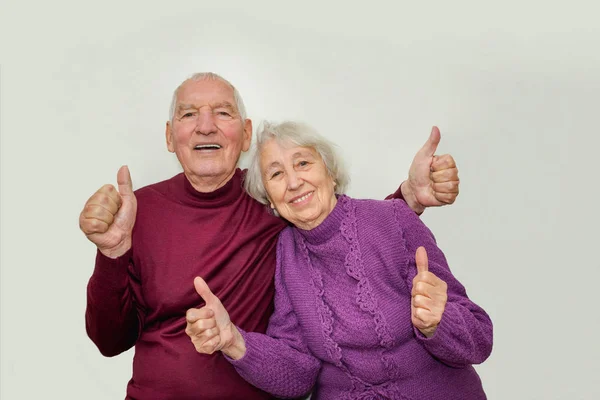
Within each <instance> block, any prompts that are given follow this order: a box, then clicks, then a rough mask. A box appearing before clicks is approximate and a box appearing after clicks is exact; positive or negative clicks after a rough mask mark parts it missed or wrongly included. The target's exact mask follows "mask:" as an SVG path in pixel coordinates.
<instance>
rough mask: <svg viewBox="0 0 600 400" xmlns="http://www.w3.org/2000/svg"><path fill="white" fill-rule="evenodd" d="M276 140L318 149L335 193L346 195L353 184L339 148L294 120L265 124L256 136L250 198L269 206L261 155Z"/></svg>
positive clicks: (250, 169)
mask: <svg viewBox="0 0 600 400" xmlns="http://www.w3.org/2000/svg"><path fill="white" fill-rule="evenodd" d="M271 139H275V140H276V141H277V143H279V144H280V145H283V146H289V145H290V144H294V145H296V146H301V147H309V148H312V149H314V150H315V151H316V152H317V153H318V154H319V156H320V157H321V159H322V160H323V163H324V164H325V167H326V168H327V171H328V172H329V175H330V176H331V177H332V178H333V181H334V182H335V183H336V185H335V189H334V190H335V193H336V194H343V193H344V192H345V191H346V188H347V187H348V184H349V183H350V175H349V174H348V171H347V170H346V168H345V167H344V164H343V160H342V159H341V157H339V155H338V151H337V146H336V145H335V144H333V143H332V142H330V141H329V140H327V139H325V138H324V137H323V136H321V135H320V134H319V133H318V132H317V131H316V130H315V129H314V128H312V127H311V126H309V125H307V124H304V123H301V122H294V121H286V122H282V123H280V124H274V123H270V122H268V121H264V122H263V123H262V124H261V127H259V129H258V132H257V133H256V144H255V148H254V150H253V151H252V155H251V158H250V165H249V166H248V172H247V173H246V179H245V180H244V186H245V188H246V191H247V192H248V194H249V195H250V196H252V197H253V198H255V199H256V200H258V201H259V202H260V203H263V204H269V203H270V201H269V197H268V195H267V190H266V189H265V185H264V183H263V179H262V173H261V170H260V155H261V151H262V149H263V147H264V145H265V143H266V142H267V141H269V140H271Z"/></svg>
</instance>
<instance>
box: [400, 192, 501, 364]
mask: <svg viewBox="0 0 600 400" xmlns="http://www.w3.org/2000/svg"><path fill="white" fill-rule="evenodd" d="M395 207H397V209H396V211H397V216H398V218H399V223H401V229H402V232H403V235H404V239H405V243H406V250H407V251H408V253H409V260H410V261H409V263H408V266H407V269H406V271H405V273H404V279H405V281H406V284H407V286H408V288H409V290H411V293H412V295H413V297H412V304H413V306H412V314H413V315H412V317H413V325H414V326H415V328H414V330H415V335H416V338H417V340H418V341H419V342H421V344H422V345H423V346H424V347H425V349H427V351H429V352H430V353H431V354H432V355H433V356H434V357H436V358H438V359H439V360H440V361H442V362H444V363H445V364H448V365H451V366H455V367H463V366H466V365H470V364H479V363H482V362H483V361H485V360H486V359H487V357H488V356H489V355H490V353H491V351H492V342H493V327H492V321H491V320H490V317H489V316H488V315H487V313H486V312H485V311H484V310H483V309H482V308H481V307H479V306H478V305H477V304H475V303H474V302H473V301H471V299H469V297H468V296H467V293H466V290H465V288H464V286H463V285H462V284H461V283H460V282H459V281H458V280H457V279H456V278H455V277H454V275H452V272H451V271H450V268H449V267H448V263H447V261H446V257H445V256H444V254H443V253H442V251H441V250H440V249H439V247H438V246H437V244H436V242H435V238H434V237H433V234H432V233H431V231H430V230H429V229H428V228H427V227H426V226H425V224H423V222H422V221H421V220H420V219H419V218H418V217H417V216H416V215H415V214H414V213H413V212H412V211H410V209H409V208H408V207H407V206H406V205H405V204H404V203H403V202H400V201H397V202H396V204H395ZM421 246H422V247H424V248H425V250H426V253H427V254H426V255H427V257H426V259H425V260H424V261H423V259H421V261H420V262H419V264H420V265H419V271H418V270H417V261H416V258H415V256H416V253H417V248H419V247H421ZM427 258H428V260H427ZM425 264H426V265H425ZM425 267H426V268H425ZM440 282H441V283H440ZM440 287H441V289H440ZM440 290H442V292H444V291H445V296H444V295H443V293H442V295H440ZM427 293H430V294H429V295H428V294H427ZM417 295H418V296H421V297H420V298H417V297H416V296H417ZM415 302H416V303H417V304H415ZM440 306H441V308H442V310H441V312H440V313H439V314H438V316H439V319H438V320H435V319H434V318H435V315H436V314H437V312H436V310H439V309H440ZM419 308H420V310H418V309H419ZM429 310H431V311H429ZM415 317H417V318H415ZM432 321H433V322H434V323H432ZM436 321H439V322H438V323H435V322H436Z"/></svg>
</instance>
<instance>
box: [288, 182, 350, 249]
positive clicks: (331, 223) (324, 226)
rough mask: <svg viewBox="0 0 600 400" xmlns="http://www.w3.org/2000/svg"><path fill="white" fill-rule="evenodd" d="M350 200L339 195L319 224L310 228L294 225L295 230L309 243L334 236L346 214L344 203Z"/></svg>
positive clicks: (319, 241)
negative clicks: (331, 208) (329, 211)
mask: <svg viewBox="0 0 600 400" xmlns="http://www.w3.org/2000/svg"><path fill="white" fill-rule="evenodd" d="M349 201H350V198H349V197H348V196H346V195H343V194H342V195H339V196H338V201H337V204H336V205H335V207H333V210H332V211H331V213H329V215H328V216H327V217H326V218H325V219H324V220H323V222H321V224H320V225H319V226H317V227H316V228H313V229H310V230H304V229H300V228H298V227H295V230H296V231H297V232H298V233H299V234H300V235H301V236H302V237H303V238H304V239H305V240H306V241H307V242H308V243H310V244H313V245H318V244H322V243H325V242H326V241H327V240H329V239H331V238H332V237H335V236H336V234H337V233H338V232H339V231H340V225H341V224H342V221H343V220H344V217H345V216H346V207H345V204H346V203H347V202H349Z"/></svg>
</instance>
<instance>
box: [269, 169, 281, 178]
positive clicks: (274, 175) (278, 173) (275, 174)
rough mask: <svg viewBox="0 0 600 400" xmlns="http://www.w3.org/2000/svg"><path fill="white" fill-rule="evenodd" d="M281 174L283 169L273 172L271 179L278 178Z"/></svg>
mask: <svg viewBox="0 0 600 400" xmlns="http://www.w3.org/2000/svg"><path fill="white" fill-rule="evenodd" d="M279 175H281V171H277V172H273V173H272V174H271V179H273V178H277V177H278V176H279Z"/></svg>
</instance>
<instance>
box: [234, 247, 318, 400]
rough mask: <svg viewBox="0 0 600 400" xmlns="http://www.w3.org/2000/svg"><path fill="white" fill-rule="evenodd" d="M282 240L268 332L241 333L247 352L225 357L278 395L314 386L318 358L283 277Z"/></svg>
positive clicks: (291, 395)
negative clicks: (309, 345) (291, 300)
mask: <svg viewBox="0 0 600 400" xmlns="http://www.w3.org/2000/svg"><path fill="white" fill-rule="evenodd" d="M281 248H282V246H281V241H280V243H279V245H278V247H277V267H276V270H275V312H274V313H273V315H272V316H271V319H270V320H269V327H268V329H267V334H266V335H263V334H260V333H254V332H244V331H243V330H241V329H240V328H239V327H238V329H239V330H240V333H241V334H242V336H243V337H244V340H245V342H246V354H245V355H244V356H243V357H242V358H240V359H239V360H232V359H230V358H229V357H226V358H227V360H229V362H231V363H232V364H233V366H234V367H235V369H236V370H237V372H238V373H239V374H240V375H241V376H242V377H243V378H244V379H245V380H247V381H248V382H250V383H251V384H252V385H254V386H256V387H258V388H260V389H262V390H264V391H266V392H269V393H271V394H273V395H274V396H277V397H282V398H295V397H300V396H303V395H306V394H307V393H308V392H310V390H311V389H312V387H313V386H314V384H315V382H316V379H317V375H318V373H319V370H320V368H321V362H320V361H319V360H318V359H317V358H315V357H314V356H312V355H311V353H310V351H309V350H308V347H307V345H306V342H305V340H304V338H303V337H302V332H301V329H300V326H299V325H298V320H297V318H296V315H295V313H294V311H293V309H292V306H291V302H290V299H289V297H288V294H287V290H286V287H285V284H284V282H283V280H282V274H281V269H282V265H281V264H282V263H281V257H280V251H281Z"/></svg>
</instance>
